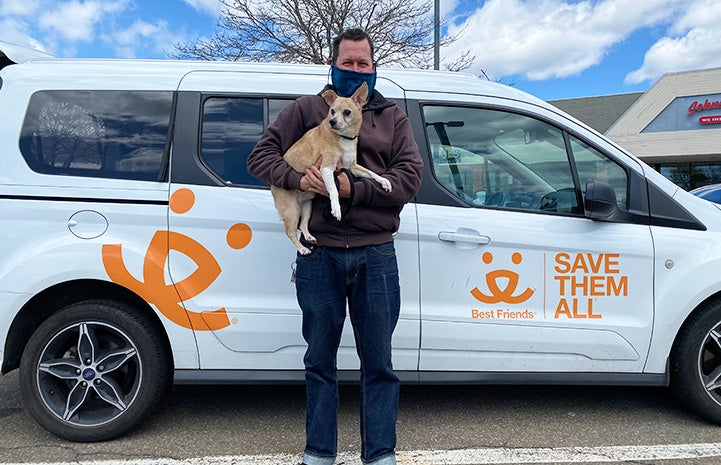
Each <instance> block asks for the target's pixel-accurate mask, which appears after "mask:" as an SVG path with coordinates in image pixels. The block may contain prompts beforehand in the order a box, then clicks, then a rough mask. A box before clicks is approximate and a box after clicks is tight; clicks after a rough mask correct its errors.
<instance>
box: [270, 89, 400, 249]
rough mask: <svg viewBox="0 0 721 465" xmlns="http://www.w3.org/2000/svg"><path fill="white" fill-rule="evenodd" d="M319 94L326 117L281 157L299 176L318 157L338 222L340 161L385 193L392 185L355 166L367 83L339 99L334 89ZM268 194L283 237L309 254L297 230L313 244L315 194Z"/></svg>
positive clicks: (274, 189) (273, 190) (278, 190)
mask: <svg viewBox="0 0 721 465" xmlns="http://www.w3.org/2000/svg"><path fill="white" fill-rule="evenodd" d="M321 95H322V97H323V98H324V99H325V101H326V102H327V103H328V106H329V107H330V108H329V110H328V116H326V118H325V119H324V120H323V121H322V122H321V123H320V124H319V125H318V126H316V127H314V128H312V129H310V130H308V132H306V133H305V134H304V135H303V137H301V138H300V139H299V140H298V141H297V142H295V143H294V144H293V145H292V146H291V147H290V148H289V149H288V151H287V152H286V153H285V154H284V155H283V158H284V159H285V161H287V162H288V164H289V165H290V166H291V167H292V168H293V169H294V170H296V171H297V172H299V173H305V171H306V170H307V169H308V168H310V167H311V166H312V165H314V164H315V163H316V161H317V160H318V159H319V158H320V159H321V164H320V172H321V174H322V176H323V182H324V184H325V187H326V189H327V190H328V197H329V198H330V205H331V214H332V215H333V217H335V218H336V219H337V220H339V221H340V219H341V208H340V201H339V199H338V189H337V188H336V185H335V178H334V175H333V172H334V171H335V169H336V167H337V166H338V162H339V161H340V164H341V166H342V167H343V168H347V169H349V170H350V172H351V173H353V174H354V175H356V176H359V177H364V178H370V179H373V180H374V181H376V182H378V183H379V184H380V185H381V186H382V187H383V189H384V190H385V191H386V192H391V183H390V181H389V180H388V179H386V178H383V177H381V176H379V175H378V174H376V173H374V172H372V171H370V170H369V169H367V168H364V167H363V166H360V165H359V164H358V163H356V149H357V147H358V133H359V132H360V128H361V124H362V123H363V105H365V104H366V102H367V100H368V86H367V85H366V83H363V84H361V86H360V87H359V88H358V89H357V90H356V91H355V92H354V93H353V95H352V96H350V97H339V96H338V94H336V93H335V92H334V91H333V90H327V91H325V92H323V94H321ZM270 191H271V193H272V194H273V202H274V203H275V208H276V210H278V215H279V216H280V219H281V220H282V221H283V224H284V226H285V233H286V235H287V236H288V238H289V239H290V241H291V242H292V243H293V245H295V247H296V248H297V249H298V252H299V253H300V254H301V255H308V254H309V253H310V250H309V249H308V248H307V247H305V246H304V245H303V244H301V242H300V241H299V240H298V234H297V231H298V229H300V231H301V233H302V234H303V237H304V238H305V240H306V241H308V242H309V243H311V244H315V243H316V239H315V237H313V235H312V234H311V233H310V231H309V230H308V221H309V220H310V214H311V201H312V199H313V197H315V194H314V193H313V192H304V191H301V190H287V189H281V188H279V187H276V186H271V188H270Z"/></svg>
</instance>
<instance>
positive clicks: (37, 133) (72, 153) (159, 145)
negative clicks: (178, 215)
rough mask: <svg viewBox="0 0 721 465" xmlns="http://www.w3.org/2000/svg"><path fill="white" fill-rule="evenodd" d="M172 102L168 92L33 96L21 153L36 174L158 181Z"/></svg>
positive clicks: (67, 93)
mask: <svg viewBox="0 0 721 465" xmlns="http://www.w3.org/2000/svg"><path fill="white" fill-rule="evenodd" d="M172 101H173V94H172V92H139V91H43V92H37V93H35V94H33V96H32V97H31V99H30V105H29V107H28V112H27V115H26V117H25V121H24V123H23V129H22V133H21V139H20V150H21V152H22V154H23V157H24V158H25V160H26V162H27V163H28V165H29V166H30V168H31V169H33V170H34V171H37V172H40V173H47V174H61V175H75V176H91V177H104V178H120V179H138V180H146V181H160V180H163V179H164V175H165V168H164V166H165V163H163V154H164V151H165V146H166V140H167V137H168V126H169V122H170V114H171V109H172Z"/></svg>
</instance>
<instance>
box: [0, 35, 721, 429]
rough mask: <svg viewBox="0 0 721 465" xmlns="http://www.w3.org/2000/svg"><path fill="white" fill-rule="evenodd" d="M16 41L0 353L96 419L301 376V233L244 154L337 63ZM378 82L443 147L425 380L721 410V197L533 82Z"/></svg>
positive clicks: (56, 419) (7, 118)
mask: <svg viewBox="0 0 721 465" xmlns="http://www.w3.org/2000/svg"><path fill="white" fill-rule="evenodd" d="M0 49H2V50H3V55H2V56H1V57H0V62H1V63H2V66H3V68H2V70H0V80H1V81H0V108H2V122H1V123H0V156H1V157H2V169H1V170H0V215H1V216H2V218H3V228H2V231H0V361H1V363H2V365H1V366H2V373H8V372H10V371H12V370H14V369H16V368H19V369H20V374H19V380H20V384H21V386H20V388H21V391H22V394H23V399H24V401H25V406H26V407H27V409H28V410H29V411H30V413H31V414H32V415H33V416H34V417H35V419H36V420H37V421H38V422H39V423H40V424H41V425H42V426H43V427H45V428H47V429H48V430H49V431H51V432H53V433H55V434H57V435H59V436H61V437H63V438H67V439H70V440H76V441H97V440H104V439H109V438H113V437H116V436H118V435H121V434H123V433H125V432H126V431H128V430H129V429H130V428H133V427H135V426H137V425H138V424H139V423H140V422H141V420H142V419H143V418H144V417H145V416H146V415H148V414H149V413H150V412H151V410H152V407H153V406H155V405H156V404H157V402H158V401H159V400H160V399H161V398H162V395H163V394H164V392H165V391H166V390H167V389H168V387H169V386H170V385H171V384H173V383H176V384H188V383H191V384H196V383H229V382H233V383H236V382H237V383H258V382H262V383H279V382H302V380H303V353H304V351H305V343H304V341H303V338H302V337H301V331H300V327H301V322H300V320H301V314H300V311H299V309H298V306H297V303H296V298H295V288H294V285H293V283H291V281H290V277H291V267H292V266H293V264H294V261H295V256H296V252H295V248H294V247H293V245H292V244H291V243H290V242H289V241H288V240H287V238H286V237H285V236H284V233H283V228H282V225H281V222H280V220H279V218H278V215H277V213H276V211H275V209H274V207H273V201H272V199H271V195H270V191H269V190H268V188H267V186H264V185H262V183H260V182H259V181H258V180H257V179H256V178H254V177H252V176H250V175H249V174H248V172H247V171H246V168H245V160H246V157H247V156H248V154H249V153H250V151H251V150H252V148H253V146H254V145H255V143H256V141H257V140H258V138H259V137H260V135H261V134H262V132H263V130H264V129H265V127H266V126H267V125H268V122H269V121H272V120H273V119H274V117H275V115H276V114H277V113H278V111H279V110H280V109H282V108H283V107H284V106H285V105H286V104H288V102H290V101H292V100H293V99H295V98H297V97H298V96H301V95H306V94H314V93H317V92H319V91H320V89H321V88H322V87H323V85H324V84H325V83H326V82H327V74H328V73H327V67H325V66H293V65H271V64H243V63H217V62H210V63H208V62H181V61H141V60H88V59H83V60H77V59H53V58H48V57H41V56H39V55H38V54H36V55H34V57H33V53H32V52H29V51H27V50H23V49H18V48H17V47H12V46H10V45H9V44H0ZM31 57H33V58H31ZM24 60H25V61H24ZM377 89H379V90H380V92H381V93H383V95H385V96H386V97H388V98H390V99H394V100H395V101H396V102H397V103H398V104H399V105H400V106H402V107H403V108H404V109H405V111H406V113H407V114H408V116H409V118H410V121H411V123H412V126H413V129H414V132H415V137H416V140H417V142H418V145H419V147H420V151H421V154H422V156H423V158H424V161H425V171H424V173H423V185H422V188H421V190H420V192H419V193H418V196H417V198H416V199H415V202H413V203H411V204H409V205H407V206H406V208H405V209H404V210H403V213H402V219H401V227H400V229H399V231H398V232H397V234H396V236H395V243H396V249H397V253H398V258H399V263H400V268H401V269H400V275H401V285H402V297H403V301H402V308H401V317H400V321H399V323H398V327H397V330H396V332H395V336H394V340H393V344H394V367H395V369H396V371H397V373H398V375H399V376H400V377H401V379H402V380H403V381H404V382H407V383H429V382H430V383H523V384H529V383H546V384H548V383H563V384H569V383H578V384H590V383H597V384H617V385H669V384H670V385H671V386H673V387H674V388H675V390H676V391H677V392H678V393H680V394H681V398H682V399H683V400H684V401H685V402H686V403H687V404H688V405H689V406H690V407H691V408H692V409H694V410H695V411H697V412H698V413H699V414H700V415H702V416H704V417H705V418H707V419H710V420H712V421H715V422H717V423H721V381H720V380H721V273H720V272H719V270H721V211H720V210H719V206H717V205H714V204H712V203H711V202H708V201H706V200H703V199H700V198H697V197H695V196H693V195H690V194H688V193H686V192H685V191H683V190H682V189H680V188H678V187H677V186H675V185H674V184H672V183H671V182H670V181H668V180H667V179H665V178H664V177H663V176H661V175H660V174H659V173H657V172H656V171H654V170H653V169H651V168H649V167H648V166H646V165H645V164H644V163H642V162H641V161H639V160H638V159H636V158H635V157H633V156H632V155H631V154H629V153H627V152H625V151H624V150H623V149H622V148H620V147H618V146H617V145H615V144H614V143H613V142H611V141H609V140H607V139H605V138H604V137H603V136H601V135H599V134H598V133H596V132H594V131H593V130H591V129H589V128H588V127H586V126H584V125H583V124H581V123H579V122H578V121H576V120H574V119H573V118H570V117H569V116H567V115H565V114H564V113H563V112H561V111H559V110H558V109H557V108H555V107H553V106H551V105H549V104H547V103H545V102H543V101H541V100H539V99H537V98H534V97H532V96H530V95H527V94H525V93H524V92H521V91H519V90H517V89H514V88H511V87H506V86H503V85H500V84H496V83H492V82H487V81H484V80H481V79H478V78H476V77H474V76H470V75H463V74H452V73H443V72H430V71H423V72H416V71H399V70H390V69H388V70H386V69H384V70H382V71H381V72H380V75H379V77H378V82H377ZM346 326H347V328H346V329H348V331H347V332H346V333H345V336H344V338H343V340H342V342H341V349H340V352H339V356H338V369H339V378H340V379H341V380H343V381H354V380H356V379H357V376H358V366H359V365H358V359H357V356H356V354H355V349H354V341H353V336H352V332H351V331H350V328H349V327H350V325H346Z"/></svg>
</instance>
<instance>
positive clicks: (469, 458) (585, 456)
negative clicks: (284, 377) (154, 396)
mask: <svg viewBox="0 0 721 465" xmlns="http://www.w3.org/2000/svg"><path fill="white" fill-rule="evenodd" d="M705 457H721V443H718V442H716V443H709V444H671V445H656V446H607V447H606V446H604V447H557V448H522V449H512V448H506V447H499V448H484V449H459V450H444V451H437V450H429V451H399V452H398V457H397V458H398V463H399V464H409V465H410V464H413V465H431V464H432V465H481V464H502V463H515V464H525V463H556V464H561V463H589V462H593V463H604V462H628V461H633V460H650V461H653V460H672V459H698V458H705ZM299 461H300V455H294V454H273V455H233V456H222V457H199V458H191V459H185V460H175V459H164V458H157V459H143V460H103V461H77V462H43V463H42V464H37V465H278V464H284V465H288V464H294V463H298V462H299ZM336 463H337V464H338V465H341V464H343V465H361V460H360V457H358V454H357V453H351V452H345V453H341V454H339V455H338V459H337V460H336ZM0 465H33V464H27V463H25V464H14V463H0Z"/></svg>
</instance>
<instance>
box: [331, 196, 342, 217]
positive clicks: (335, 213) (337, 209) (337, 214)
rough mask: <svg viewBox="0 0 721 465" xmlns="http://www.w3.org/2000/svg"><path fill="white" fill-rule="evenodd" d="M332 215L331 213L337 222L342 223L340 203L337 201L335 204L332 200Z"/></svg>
mask: <svg viewBox="0 0 721 465" xmlns="http://www.w3.org/2000/svg"><path fill="white" fill-rule="evenodd" d="M330 213H331V215H333V217H334V218H335V219H336V220H338V221H340V217H341V213H340V203H338V202H337V201H336V202H334V201H333V200H331V202H330Z"/></svg>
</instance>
